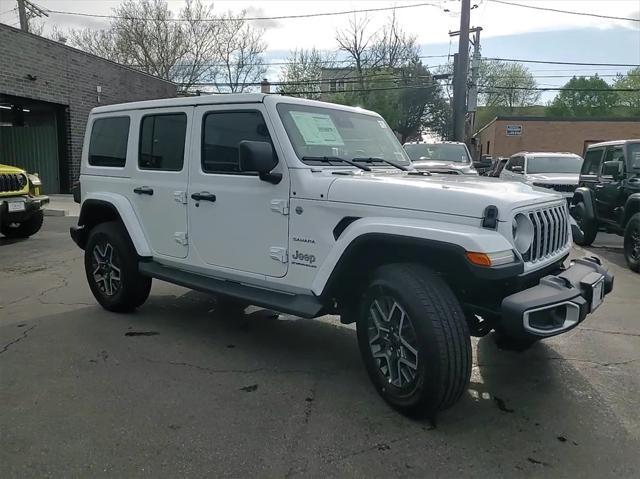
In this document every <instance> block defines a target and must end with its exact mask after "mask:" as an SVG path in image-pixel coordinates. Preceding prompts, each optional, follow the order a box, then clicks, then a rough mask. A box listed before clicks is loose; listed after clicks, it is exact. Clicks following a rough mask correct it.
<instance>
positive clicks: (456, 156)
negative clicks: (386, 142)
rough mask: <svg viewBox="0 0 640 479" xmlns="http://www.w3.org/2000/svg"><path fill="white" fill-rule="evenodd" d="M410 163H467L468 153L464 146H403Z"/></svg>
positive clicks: (434, 144) (444, 144)
mask: <svg viewBox="0 0 640 479" xmlns="http://www.w3.org/2000/svg"><path fill="white" fill-rule="evenodd" d="M404 149H405V150H406V151H407V154H408V155H409V158H411V161H426V160H433V161H446V162H447V163H469V162H470V161H471V160H470V159H469V153H468V152H467V147H466V146H464V145H455V144H447V143H433V144H429V143H415V144H408V145H404Z"/></svg>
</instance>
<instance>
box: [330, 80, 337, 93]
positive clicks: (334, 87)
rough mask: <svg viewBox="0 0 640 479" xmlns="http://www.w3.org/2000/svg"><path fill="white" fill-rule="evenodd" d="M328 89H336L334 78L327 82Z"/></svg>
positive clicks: (332, 90)
mask: <svg viewBox="0 0 640 479" xmlns="http://www.w3.org/2000/svg"><path fill="white" fill-rule="evenodd" d="M329 91H331V92H334V91H336V81H335V80H331V81H330V82H329Z"/></svg>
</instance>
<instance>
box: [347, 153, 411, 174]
mask: <svg viewBox="0 0 640 479" xmlns="http://www.w3.org/2000/svg"><path fill="white" fill-rule="evenodd" d="M352 161H366V162H368V163H373V162H374V161H381V162H383V163H386V164H388V165H391V166H395V167H396V168H398V169H399V170H402V171H410V170H409V168H407V167H406V166H403V165H399V164H398V163H396V162H395V161H391V160H385V159H384V158H378V157H375V156H369V157H361V158H359V157H356V158H353V159H352Z"/></svg>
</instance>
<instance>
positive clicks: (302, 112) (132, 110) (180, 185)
mask: <svg viewBox="0 0 640 479" xmlns="http://www.w3.org/2000/svg"><path fill="white" fill-rule="evenodd" d="M86 131H87V133H86V135H87V136H86V138H85V141H84V145H85V148H84V150H83V153H82V162H81V168H80V188H79V191H80V194H81V203H82V205H81V211H80V217H79V219H78V225H77V226H74V227H72V228H71V236H72V238H73V240H74V241H75V242H76V243H77V244H78V245H79V246H80V247H81V248H83V249H84V255H85V256H84V258H85V260H84V261H85V270H86V276H87V281H88V283H89V286H90V288H91V291H92V292H93V295H94V296H95V298H96V300H97V301H98V302H99V303H100V304H101V305H102V306H103V307H104V308H105V309H107V310H110V311H130V310H132V309H135V308H137V307H139V306H141V305H142V304H143V303H144V302H145V300H146V299H147V297H148V295H149V291H150V288H151V281H152V278H156V279H160V280H163V281H169V282H172V283H175V284H179V285H182V286H186V287H189V288H193V289H197V290H200V291H205V292H209V293H213V294H215V295H217V296H218V298H220V299H221V300H222V301H223V302H224V303H226V304H231V305H234V304H235V307H239V308H244V307H245V306H246V305H248V304H253V305H257V306H261V307H266V308H270V309H273V310H276V311H280V312H284V313H290V314H294V315H297V316H302V317H306V318H314V317H318V316H322V315H325V314H338V315H340V317H341V321H342V322H343V323H356V325H357V337H358V344H359V347H360V351H361V354H362V358H363V361H364V364H365V367H366V369H367V372H368V374H369V377H370V378H371V380H372V382H373V384H374V385H375V387H376V389H377V390H378V392H379V393H380V395H381V396H382V397H383V398H384V399H385V400H386V401H388V402H389V403H390V404H391V405H392V406H393V407H395V408H397V409H398V410H400V411H402V412H403V413H406V414H412V415H425V414H426V415H433V414H435V412H436V411H438V410H441V409H444V408H446V407H449V406H451V405H452V404H454V403H455V402H456V401H457V400H458V399H459V398H460V397H461V396H462V394H463V393H464V391H465V390H466V389H467V386H468V384H469V378H470V374H471V341H470V335H471V334H473V335H484V334H487V333H488V332H489V331H491V330H492V329H495V330H496V331H497V332H498V334H497V335H496V337H497V338H498V339H499V340H500V341H502V342H503V344H504V345H510V346H513V347H519V348H520V347H521V348H524V347H528V346H530V345H532V344H533V343H535V342H536V341H538V340H540V339H542V338H547V337H550V336H554V335H557V334H561V333H564V332H566V331H569V330H570V329H572V328H573V327H575V326H576V325H577V324H578V323H580V322H581V321H582V320H584V319H585V317H586V316H587V315H588V314H589V313H591V312H593V311H594V310H595V309H596V308H597V307H598V306H599V305H600V303H601V302H602V301H603V298H604V295H605V294H607V293H609V292H610V291H611V289H612V287H613V277H612V275H611V274H610V273H609V272H608V271H607V268H606V267H605V266H603V265H602V264H601V263H600V261H599V260H598V259H596V258H585V259H576V260H574V262H573V263H572V264H571V265H568V267H567V268H562V265H563V263H564V261H565V259H566V258H567V256H568V255H569V252H570V250H571V244H572V241H571V231H570V227H569V214H568V208H567V204H566V202H565V201H564V200H563V199H562V197H560V196H558V195H556V194H554V193H553V192H547V191H537V190H535V189H533V188H531V187H530V186H528V185H525V184H522V183H515V182H500V181H495V179H491V178H481V177H477V176H476V177H470V176H462V175H459V176H453V175H431V174H429V173H427V172H425V171H418V170H415V169H413V168H412V167H411V162H410V160H409V157H408V156H407V154H406V153H405V150H403V148H402V146H401V145H400V144H399V143H398V141H397V139H396V137H395V135H394V134H393V132H392V130H391V129H390V128H389V126H388V125H387V124H386V122H385V121H384V119H383V118H382V117H380V116H379V115H377V114H376V113H373V112H370V111H366V110H362V109H359V108H351V107H347V106H342V105H336V104H330V103H322V102H315V101H310V100H303V99H297V98H291V97H286V96H279V95H263V94H241V95H238V94H230V95H207V96H200V97H193V98H176V99H169V100H153V101H144V102H138V103H130V104H122V105H110V106H103V107H99V108H94V109H93V110H92V112H91V114H90V116H89V120H88V124H87V129H86ZM536 215H542V216H541V217H540V219H539V220H538V219H535V218H536ZM534 220H535V221H534ZM534 224H535V225H541V224H542V225H543V227H544V228H545V231H547V232H549V233H550V234H548V235H544V236H542V237H541V236H540V235H539V234H536V231H537V230H536V229H535V228H536V226H534ZM479 317H482V321H481V320H480V319H479ZM176 319H177V318H176Z"/></svg>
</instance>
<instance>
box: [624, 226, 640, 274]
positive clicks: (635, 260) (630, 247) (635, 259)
mask: <svg viewBox="0 0 640 479" xmlns="http://www.w3.org/2000/svg"><path fill="white" fill-rule="evenodd" d="M624 257H625V259H626V260H627V264H628V265H629V268H630V269H631V271H635V272H636V273H640V213H636V214H635V215H633V216H632V217H631V218H630V219H629V222H628V223H627V226H626V227H625V229H624Z"/></svg>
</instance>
